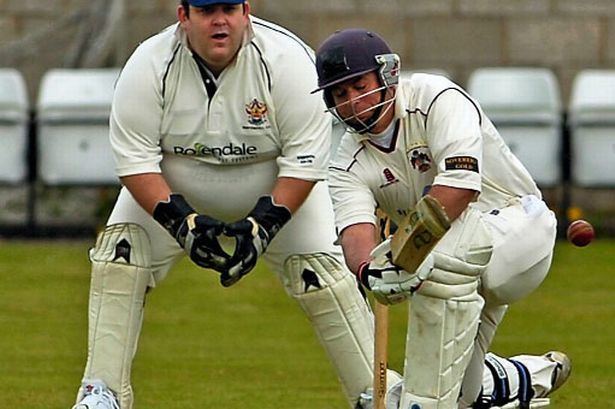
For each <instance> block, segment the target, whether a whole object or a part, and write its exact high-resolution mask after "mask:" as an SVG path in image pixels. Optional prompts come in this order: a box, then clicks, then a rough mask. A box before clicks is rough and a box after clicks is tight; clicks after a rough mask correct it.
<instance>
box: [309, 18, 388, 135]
mask: <svg viewBox="0 0 615 409" xmlns="http://www.w3.org/2000/svg"><path fill="white" fill-rule="evenodd" d="M399 68H400V59H399V56H398V55H397V54H394V53H393V52H392V51H391V48H390V47H389V45H388V44H387V43H386V41H384V40H383V39H382V37H380V36H379V35H378V34H376V33H374V32H372V31H368V30H365V29H361V28H350V29H345V30H338V31H336V32H335V33H333V34H332V35H331V36H329V38H327V39H326V40H325V41H324V42H323V43H322V44H321V45H320V47H319V48H318V50H317V52H316V71H317V73H318V88H317V89H316V90H314V91H313V92H318V91H321V90H322V91H324V92H323V97H324V100H325V103H326V104H327V107H328V108H329V111H330V112H331V113H333V114H334V115H336V116H338V115H337V114H336V111H335V108H336V107H335V103H334V101H333V97H332V96H331V92H330V90H331V87H333V86H335V85H337V84H340V83H342V82H344V81H347V80H349V79H352V78H354V77H358V76H361V75H363V74H367V73H368V72H371V71H377V73H378V79H379V81H380V84H381V88H380V89H379V91H382V99H383V100H382V102H381V104H380V105H379V106H375V107H374V113H375V115H373V116H372V118H371V120H370V121H369V122H368V123H366V124H364V126H361V127H360V128H359V129H357V127H356V126H352V128H354V129H355V131H358V132H366V131H368V130H369V129H370V128H371V127H372V126H373V125H374V124H375V123H376V122H377V121H378V120H379V118H380V117H381V113H382V112H381V109H382V107H383V106H385V105H386V106H389V105H390V102H391V100H390V99H388V100H385V93H386V90H387V89H389V88H390V87H394V86H396V85H397V83H398V81H399ZM340 119H341V120H342V121H343V122H344V123H346V124H348V121H346V120H344V119H342V118H340Z"/></svg>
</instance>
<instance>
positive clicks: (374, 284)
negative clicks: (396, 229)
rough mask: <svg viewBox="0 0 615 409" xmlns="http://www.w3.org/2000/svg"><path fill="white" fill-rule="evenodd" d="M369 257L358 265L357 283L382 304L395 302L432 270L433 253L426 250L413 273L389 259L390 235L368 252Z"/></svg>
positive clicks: (409, 294) (407, 293)
mask: <svg viewBox="0 0 615 409" xmlns="http://www.w3.org/2000/svg"><path fill="white" fill-rule="evenodd" d="M370 255H371V258H372V260H371V261H364V262H363V263H361V265H360V266H359V271H358V274H357V275H358V277H359V280H360V281H361V284H363V286H365V288H367V289H368V290H370V291H371V292H372V293H373V294H374V297H375V298H376V300H378V301H379V302H380V303H382V304H397V303H400V302H402V301H405V300H407V299H408V298H410V297H411V296H412V294H414V292H415V291H417V290H418V289H419V288H420V286H421V284H422V283H423V281H424V280H425V279H426V278H427V277H429V275H430V274H431V271H432V270H433V256H432V255H431V254H429V255H428V256H427V257H426V258H425V260H424V261H423V263H421V265H420V266H419V267H418V269H417V271H416V272H414V273H409V272H407V271H405V270H403V269H401V268H400V267H397V266H396V265H394V264H393V263H392V262H391V239H390V238H389V239H386V240H385V241H383V242H382V243H380V245H378V246H377V247H376V248H374V249H373V250H372V252H371V254H370Z"/></svg>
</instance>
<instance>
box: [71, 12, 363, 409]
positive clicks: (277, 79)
mask: <svg viewBox="0 0 615 409" xmlns="http://www.w3.org/2000/svg"><path fill="white" fill-rule="evenodd" d="M177 16H178V20H179V22H178V23H177V24H174V25H172V26H170V27H167V28H166V29H164V30H163V31H162V32H161V33H159V34H157V35H155V36H153V37H151V38H149V39H148V40H146V41H144V42H143V43H142V44H141V45H139V47H137V49H136V50H135V52H134V53H133V54H132V56H131V57H130V59H129V60H128V62H127V63H126V65H125V67H124V68H123V70H122V73H121V75H120V77H119V80H118V82H117V86H116V89H115V94H114V99H113V105H112V112H111V122H110V129H111V135H110V139H111V144H112V147H113V151H114V153H115V158H116V161H117V174H118V176H119V177H120V178H121V181H122V184H123V185H124V187H123V188H122V190H121V192H120V195H119V198H118V200H117V203H116V204H115V207H114V209H113V212H112V214H111V216H110V218H109V220H108V223H107V227H106V228H105V230H104V231H103V232H102V233H101V234H100V236H99V237H98V241H97V243H96V246H95V248H94V249H93V250H92V251H91V253H90V258H91V261H92V279H91V290H90V304H89V337H88V359H87V365H86V368H85V373H84V376H83V385H82V387H81V388H80V390H79V396H78V398H77V402H78V403H77V405H75V406H74V408H76V409H94V408H95V409H112V408H118V407H119V408H121V409H130V408H132V406H133V391H132V387H131V381H130V375H131V366H132V361H133V357H134V355H135V352H136V350H137V340H138V337H139V333H140V331H141V322H142V318H143V306H144V300H145V297H146V293H147V291H148V290H151V289H153V288H154V287H156V286H158V285H159V284H160V282H161V281H162V280H163V279H164V278H165V276H166V275H167V272H168V271H169V270H170V269H171V267H172V266H173V265H174V264H175V263H176V262H177V261H178V260H179V259H180V258H181V257H183V256H186V255H187V256H188V257H190V259H191V260H192V261H193V262H194V263H196V264H197V265H199V266H201V267H203V268H207V269H211V271H214V270H217V271H218V272H219V273H220V280H221V284H222V285H223V286H230V285H232V284H233V283H235V282H236V281H238V280H239V279H240V278H241V277H242V276H244V275H245V274H247V273H248V272H250V270H251V269H252V268H253V267H254V265H255V264H256V262H257V259H258V258H259V257H260V256H262V257H263V259H264V261H265V262H266V263H267V265H268V266H269V267H270V269H271V270H272V271H273V272H274V273H275V274H277V275H278V277H279V278H280V280H281V282H282V283H283V285H284V287H285V289H286V291H287V293H288V294H289V296H291V297H293V298H294V299H295V300H296V301H297V302H298V304H299V305H300V306H301V308H302V309H303V310H304V312H305V313H306V315H307V317H308V318H309V321H310V322H311V324H312V325H313V327H314V330H315V332H316V335H317V337H318V338H319V340H320V342H321V343H322V345H323V346H324V348H325V350H326V352H327V354H328V356H329V358H330V359H331V362H332V364H333V366H334V367H335V370H336V372H337V375H338V376H339V379H340V380H341V384H342V387H343V390H344V393H345V394H346V396H347V398H348V402H349V405H352V406H354V405H355V404H356V402H357V401H358V399H359V395H360V394H361V392H362V391H363V390H364V389H365V388H366V387H367V386H368V385H369V384H370V383H371V360H372V354H373V329H372V326H373V322H372V315H371V312H370V310H369V307H368V305H367V303H366V302H365V300H364V298H363V296H362V295H361V293H360V292H359V289H358V288H357V286H356V281H355V278H354V276H353V274H352V273H351V272H350V271H349V270H348V269H347V268H346V267H345V265H344V260H343V257H342V253H341V249H340V248H339V247H337V246H335V245H334V244H333V242H334V240H335V237H336V235H335V227H334V216H333V209H332V205H331V200H330V198H329V193H328V188H327V185H326V183H325V182H324V180H325V179H326V177H327V167H326V165H327V163H328V160H329V147H330V142H331V141H330V134H331V117H330V116H329V115H328V114H326V112H325V105H324V104H323V101H322V99H321V98H320V97H319V96H317V95H310V91H311V90H312V89H313V88H314V87H315V86H316V83H317V79H316V72H315V69H314V53H313V51H312V50H311V49H310V48H309V47H308V46H307V45H306V44H305V43H303V42H302V41H301V40H300V39H299V38H297V37H296V36H295V35H294V34H292V33H291V32H289V31H287V30H286V29H284V28H282V27H280V26H277V25H275V24H272V23H269V22H267V21H264V20H261V19H258V18H255V17H252V16H251V15H250V5H249V3H248V2H247V1H243V0H182V1H181V4H180V5H179V6H178V9H177ZM224 241H226V242H228V243H229V244H230V245H232V246H234V250H233V251H231V250H229V251H230V252H231V253H232V254H227V253H226V252H225V251H224V250H223V248H222V247H223V244H224V243H223V242H224ZM232 248H233V247H231V249H232ZM204 302H205V304H206V301H204ZM201 307H202V308H215V306H214V305H203V306H201ZM195 308H197V309H198V308H199V307H198V306H195ZM265 336H266V335H265ZM296 386H297V388H301V387H302V386H301V383H300V382H297V383H296Z"/></svg>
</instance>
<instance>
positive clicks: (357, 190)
mask: <svg viewBox="0 0 615 409" xmlns="http://www.w3.org/2000/svg"><path fill="white" fill-rule="evenodd" d="M316 65H317V71H318V82H319V88H318V90H322V91H323V94H324V100H325V103H326V105H327V107H328V108H329V111H330V112H331V113H333V114H334V115H335V116H336V117H337V118H338V119H339V120H340V121H342V122H343V123H344V124H345V125H346V126H347V130H348V132H347V133H346V134H345V135H344V136H343V137H342V140H341V142H340V147H339V149H338V151H337V154H336V158H335V159H334V160H333V163H332V165H331V166H330V190H331V195H332V199H333V202H334V210H335V216H336V224H337V229H338V232H339V240H340V242H341V245H342V247H343V251H344V255H345V259H346V263H347V265H348V266H349V267H350V269H351V270H352V271H353V272H354V273H355V274H356V275H357V276H358V278H359V279H360V281H361V282H362V283H363V285H364V286H365V287H366V288H368V289H371V290H373V291H374V293H375V295H376V296H377V297H378V298H380V299H381V300H383V301H384V302H388V303H395V302H399V301H402V300H404V299H406V298H408V297H410V295H412V300H411V304H412V305H411V308H410V309H409V327H408V333H407V345H406V359H405V369H404V379H403V382H402V383H401V384H400V385H399V386H400V388H398V392H397V394H398V399H399V401H400V402H399V408H403V409H445V408H446V409H448V408H450V409H453V408H457V407H461V408H469V407H473V408H488V407H495V406H502V405H506V404H509V405H513V406H512V407H520V408H528V407H530V406H529V405H530V404H531V405H533V406H532V407H538V406H539V405H544V404H546V403H547V401H546V400H545V398H546V397H547V396H548V395H549V394H550V393H551V392H553V391H554V390H555V389H557V388H558V387H559V386H560V385H561V384H562V383H563V382H564V381H565V380H566V378H567V377H568V374H569V372H570V361H569V359H568V357H567V356H566V355H565V354H563V353H560V352H551V353H547V354H545V355H543V356H538V357H536V356H520V357H517V358H514V359H502V358H499V357H496V356H494V355H486V352H487V349H488V348H489V346H490V344H491V342H492V340H493V337H494V335H495V332H496V329H497V327H498V325H499V324H500V322H501V321H502V318H503V317H504V314H505V312H506V310H507V308H508V305H509V304H510V303H512V302H514V301H516V300H518V299H520V298H522V297H524V296H526V295H527V294H529V293H530V292H531V291H532V290H534V289H535V288H536V287H537V286H538V285H539V284H540V283H541V282H542V281H543V279H544V278H545V276H546V274H547V272H548V270H549V267H550V264H551V258H552V255H553V246H554V241H555V233H556V219H555V217H554V215H553V213H552V212H551V211H550V210H549V209H548V208H547V206H546V205H545V203H544V202H543V201H542V200H541V193H540V191H539V190H538V188H537V186H536V184H535V183H534V181H533V180H532V178H531V177H530V175H529V173H528V172H527V170H526V169H525V168H524V167H523V166H522V164H521V163H520V162H519V160H518V159H517V158H516V157H515V156H514V155H513V154H512V153H511V151H510V150H509V149H508V148H507V147H506V145H505V144H504V142H503V140H502V138H501V137H500V136H499V134H498V132H497V130H496V129H495V128H494V126H493V125H492V123H491V122H490V121H489V119H488V118H487V117H486V116H485V114H484V113H483V111H482V110H481V108H480V106H479V105H478V103H477V102H476V101H474V100H473V99H472V98H471V97H470V96H468V94H467V93H466V92H465V91H464V90H462V89H461V88H460V87H459V86H457V85H455V84H454V83H452V82H450V81H449V80H447V79H446V78H444V77H441V76H434V75H427V74H415V75H413V76H412V77H411V78H410V79H409V80H406V81H399V79H398V76H399V70H400V61H399V57H398V56H397V55H396V54H394V53H392V52H391V49H390V47H389V46H388V45H387V44H386V42H385V41H384V40H383V39H382V38H380V37H379V36H378V35H377V34H375V33H372V32H369V31H366V30H362V29H348V30H341V31H338V32H336V33H334V34H333V35H331V36H330V37H329V38H328V39H327V40H325V42H324V43H323V44H322V45H321V46H320V48H319V49H318V51H317V60H316ZM429 203H431V204H432V205H428V206H427V207H432V208H433V207H434V206H435V208H436V210H437V209H439V211H440V212H441V213H442V215H443V219H448V220H449V221H450V230H448V232H446V234H445V235H444V236H443V237H442V239H441V240H440V241H439V242H438V243H437V244H436V245H435V247H434V249H433V251H432V252H431V253H429V256H428V257H427V259H426V260H425V262H424V263H423V264H422V265H421V267H420V268H419V270H417V271H408V272H406V271H403V270H401V269H400V268H398V267H397V266H395V265H393V264H392V263H391V260H390V255H389V254H390V253H389V252H388V251H379V250H381V248H380V249H379V250H376V253H378V254H372V251H373V250H374V247H375V242H374V225H375V208H376V207H377V206H378V207H380V208H381V209H382V210H384V211H385V212H386V213H387V214H388V215H389V216H390V218H391V219H392V220H393V221H394V222H395V223H396V224H398V225H403V224H405V223H406V222H407V220H406V219H407V218H409V217H415V216H416V214H417V213H416V212H415V208H416V209H417V210H418V214H419V215H421V214H427V213H429V212H423V213H422V212H421V210H420V209H421V208H425V207H426V205H427V204H429ZM434 204H435V205H434ZM414 222H416V220H413V221H412V223H414ZM430 222H433V223H432V224H434V223H435V224H436V226H437V224H438V222H439V221H438V219H437V218H436V220H431V221H430ZM412 223H410V225H412ZM441 227H443V228H444V226H441ZM414 239H415V240H417V242H416V243H417V244H416V245H417V246H420V245H422V244H424V242H426V241H429V240H430V238H429V237H424V236H418V237H414ZM385 245H386V243H385ZM485 357H486V361H485V363H486V369H484V368H483V361H484V359H485ZM394 394H395V393H394V392H393V391H391V393H390V394H389V395H390V396H389V397H390V398H391V397H392V396H393V395H394ZM390 405H393V406H389V407H397V406H396V404H395V403H390Z"/></svg>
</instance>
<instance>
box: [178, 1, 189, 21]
mask: <svg viewBox="0 0 615 409" xmlns="http://www.w3.org/2000/svg"><path fill="white" fill-rule="evenodd" d="M188 7H190V6H188ZM188 18H189V13H188V10H186V9H185V8H184V6H182V5H181V4H180V5H179V6H177V20H178V21H179V22H180V23H184V22H185V21H186V20H188Z"/></svg>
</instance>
